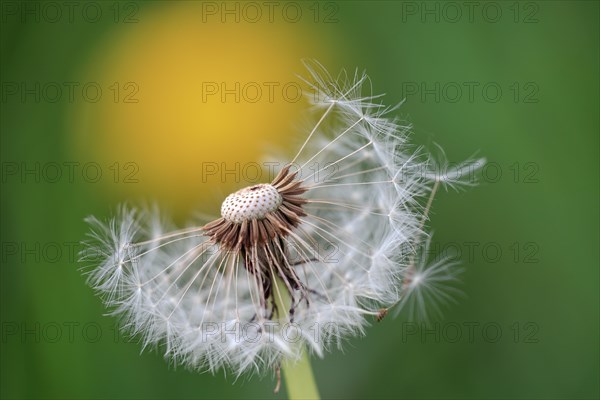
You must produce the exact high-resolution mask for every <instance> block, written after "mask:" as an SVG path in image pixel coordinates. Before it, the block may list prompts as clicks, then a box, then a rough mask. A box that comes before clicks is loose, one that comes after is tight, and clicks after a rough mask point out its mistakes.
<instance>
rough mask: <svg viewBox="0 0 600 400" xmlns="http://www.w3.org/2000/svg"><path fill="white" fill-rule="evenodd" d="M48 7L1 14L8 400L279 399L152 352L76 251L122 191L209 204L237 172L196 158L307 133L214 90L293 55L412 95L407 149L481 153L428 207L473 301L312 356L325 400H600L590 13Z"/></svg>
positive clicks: (176, 205)
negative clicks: (475, 177) (94, 286)
mask: <svg viewBox="0 0 600 400" xmlns="http://www.w3.org/2000/svg"><path fill="white" fill-rule="evenodd" d="M52 4H54V5H50V6H49V5H48V4H47V3H45V2H11V1H3V2H2V3H1V7H2V10H1V11H2V15H1V18H2V20H1V31H0V32H1V42H0V43H1V71H0V74H1V76H0V78H1V82H2V99H1V111H0V127H1V157H2V195H1V199H2V200H1V218H2V228H1V229H2V231H1V232H2V238H1V243H2V255H1V257H2V267H1V279H2V282H1V287H2V293H1V312H2V315H1V319H2V332H1V334H2V336H1V343H0V344H1V346H2V350H1V368H2V370H1V380H0V393H1V395H2V398H57V399H58V398H90V399H91V398H282V397H285V391H283V392H282V393H281V394H279V395H278V396H275V395H272V394H271V392H272V388H273V386H274V382H273V380H272V377H271V376H268V377H266V378H263V379H259V378H256V377H251V378H250V377H244V378H241V379H240V380H238V381H237V382H234V379H233V378H232V377H230V376H227V377H225V376H223V374H218V375H216V376H211V375H209V374H198V373H193V372H189V371H186V370H185V369H183V368H177V369H176V368H173V367H172V366H169V365H168V364H167V363H166V362H165V361H164V360H163V358H162V356H161V355H160V354H158V353H157V352H144V353H143V354H141V355H140V346H138V345H137V343H135V342H128V341H127V340H126V339H124V338H123V337H121V336H119V335H116V334H115V330H114V320H113V319H112V318H111V317H108V316H104V313H105V310H104V309H103V307H102V306H101V304H100V301H99V299H98V298H96V297H95V296H94V295H93V293H92V290H91V289H90V288H89V287H87V286H86V285H85V283H84V278H83V277H82V276H81V273H80V271H78V265H77V262H76V256H75V255H74V253H75V252H76V251H77V248H78V245H77V243H78V242H79V240H81V239H83V238H84V234H85V232H86V227H85V225H84V223H83V218H84V217H85V216H87V215H89V214H95V215H99V216H107V215H109V213H110V211H111V210H113V209H114V207H115V206H116V205H117V204H118V203H120V202H122V201H138V200H143V199H145V200H157V201H158V202H159V204H161V205H163V206H164V207H166V208H168V209H170V210H171V211H172V213H173V214H174V215H176V216H177V217H178V218H179V219H180V220H183V219H184V218H185V216H186V215H190V214H191V213H193V212H194V211H206V212H211V213H214V212H215V211H216V210H218V209H217V207H218V204H219V202H220V199H221V198H222V195H224V194H226V193H227V192H228V190H229V189H230V188H233V187H240V186H243V182H241V183H240V182H229V183H227V184H225V185H224V186H223V185H217V183H218V182H211V181H206V182H205V180H204V179H202V177H201V171H200V168H199V165H200V164H199V163H200V162H202V161H203V160H210V161H222V160H224V161H227V162H231V161H235V160H238V161H240V162H247V161H252V160H254V161H256V160H258V159H259V156H260V149H261V148H263V147H264V146H268V145H276V146H287V145H289V143H295V141H296V139H289V138H290V137H296V136H290V135H302V132H298V131H296V130H295V129H296V127H297V126H299V121H301V117H302V114H301V113H302V111H303V110H304V108H305V103H304V101H299V102H291V101H286V99H288V100H289V96H288V97H287V98H286V97H285V95H283V94H282V92H280V91H279V89H278V90H277V91H275V92H274V93H275V97H274V99H273V101H269V99H267V98H266V96H263V97H261V98H260V99H259V101H257V102H254V103H252V102H249V101H244V100H247V99H246V98H244V96H242V101H240V103H235V101H232V100H231V98H232V97H231V96H230V97H228V98H227V99H229V100H228V101H226V102H220V101H218V95H217V96H213V97H210V98H209V99H205V100H207V101H203V99H202V94H204V93H205V92H203V91H202V90H203V89H206V88H205V87H204V86H202V84H203V83H205V82H222V81H226V82H229V83H230V84H231V83H232V82H234V81H235V79H238V80H239V81H241V82H242V83H243V82H258V83H264V82H271V81H274V82H279V83H281V84H284V83H285V82H297V81H298V80H297V78H295V76H294V74H296V73H300V74H302V73H304V70H303V68H302V65H301V63H300V60H301V59H302V58H317V59H319V60H321V61H322V62H323V63H324V64H325V65H326V66H327V67H328V68H329V69H330V70H332V71H337V70H339V69H340V68H342V67H346V68H348V69H354V68H355V67H358V68H360V69H363V68H364V69H366V70H367V71H368V73H369V75H370V76H371V78H372V80H373V87H374V91H375V92H377V93H379V92H385V93H387V96H386V101H387V102H388V103H393V102H396V101H398V100H400V99H402V98H406V102H405V103H404V105H403V106H402V107H401V109H400V110H399V112H398V115H399V116H400V117H401V118H403V119H407V120H410V121H411V122H412V123H413V124H414V125H415V134H414V141H415V142H416V143H422V144H428V145H431V144H432V143H433V142H435V143H439V144H441V145H442V146H443V147H444V148H445V149H446V150H447V154H448V157H449V158H450V159H451V160H460V159H463V158H465V157H467V156H469V155H471V154H472V153H473V152H474V151H477V150H479V154H481V155H483V156H485V157H487V158H488V160H489V162H490V163H489V166H488V168H487V169H485V170H484V171H483V173H482V176H481V177H480V178H481V181H482V184H481V185H480V186H479V187H477V188H475V189H473V190H469V191H467V192H464V193H459V194H456V193H442V194H440V195H439V197H437V198H436V201H435V203H434V215H433V219H432V226H433V228H434V229H435V232H436V235H435V237H434V250H436V251H445V250H448V249H453V251H458V254H459V255H460V257H461V258H462V260H463V264H464V265H465V267H466V273H465V275H464V285H463V290H464V292H465V293H466V297H465V298H464V299H461V301H460V303H459V304H458V305H456V306H452V307H450V308H448V310H447V312H446V313H445V316H444V319H442V320H440V321H438V323H437V325H433V327H430V328H427V329H429V330H425V329H422V327H421V326H420V325H419V324H413V323H409V322H407V321H406V319H405V318H404V316H403V315H402V314H401V315H400V316H399V317H398V318H396V319H391V318H389V319H386V320H385V321H384V322H382V323H379V324H374V325H373V326H372V327H370V328H369V330H368V334H367V336H366V337H364V338H354V339H351V340H349V341H348V343H347V346H346V348H345V351H344V352H343V353H342V352H339V351H333V352H332V353H331V354H328V355H327V356H326V357H325V358H324V359H314V360H313V365H314V369H315V374H316V379H317V382H318V385H319V387H320V390H321V393H322V395H323V397H333V398H486V399H487V398H490V399H491V398H519V399H523V398H538V399H539V398H598V396H599V373H600V371H599V309H598V308H599V276H598V267H599V254H598V243H599V238H598V232H599V229H598V221H599V215H598V204H599V203H598V194H599V193H598V185H599V184H598V181H599V179H598V175H599V174H598V168H599V166H598V160H599V158H598V151H599V143H598V137H599V134H598V133H599V126H598V125H599V118H598V109H599V104H598V98H599V82H598V71H599V65H598V64H599V57H598V56H599V44H598V41H599V7H598V2H595V1H538V2H512V1H510V2H476V3H468V2H451V3H445V2H434V1H431V2H402V1H399V2H391V1H390V2H385V1H384V2H376V1H373V2H366V1H349V2H295V3H291V5H290V3H285V2H275V3H273V4H274V6H273V7H274V8H273V9H272V13H271V14H270V13H269V8H268V7H271V6H266V5H265V4H263V3H262V2H257V3H252V5H251V6H247V4H246V3H236V2H229V3H226V4H225V3H222V2H208V3H206V2H205V3H200V2H167V1H154V2H140V3H132V2H120V3H119V2H103V1H102V2H92V3H87V2H71V3H70V4H72V6H68V7H67V6H66V5H65V4H66V3H62V2H58V3H52ZM90 4H91V5H90ZM53 7H54V8H53ZM69 7H72V8H69ZM252 7H254V8H252ZM227 10H234V11H233V14H228V13H227V12H226V11H227ZM235 10H237V11H235ZM256 10H259V12H261V13H262V14H261V16H260V17H259V15H258V14H256ZM298 10H300V14H298ZM98 12H99V13H98ZM236 13H237V14H236ZM236 18H238V19H239V21H236ZM223 20H224V22H223ZM115 82H116V85H115ZM36 85H37V86H36ZM86 85H87V86H86ZM98 87H100V89H101V91H102V92H101V95H98V94H96V92H95V91H97V88H98ZM280 87H281V86H280ZM57 88H58V89H57ZM69 88H73V91H72V92H70V89H69ZM71 94H72V97H71ZM263 94H264V92H263ZM227 99H226V100H227ZM133 100H137V102H135V101H133ZM236 145H237V146H236ZM98 171H99V172H100V173H101V174H102V175H101V176H100V177H98V178H97V177H96V176H97V173H98ZM228 185H230V186H228Z"/></svg>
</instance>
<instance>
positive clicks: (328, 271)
mask: <svg viewBox="0 0 600 400" xmlns="http://www.w3.org/2000/svg"><path fill="white" fill-rule="evenodd" d="M307 67H308V71H309V77H308V78H306V79H305V82H306V83H307V85H308V87H309V89H310V90H311V91H312V93H311V95H310V96H309V101H310V104H311V111H312V113H311V115H313V121H315V122H314V123H313V124H312V125H311V128H310V129H308V130H307V132H309V133H308V134H307V135H306V138H305V140H304V141H303V143H302V145H301V146H298V149H299V150H298V151H297V153H296V155H295V157H293V158H292V159H291V160H292V161H289V160H290V159H289V158H287V159H286V158H281V159H280V160H284V161H283V162H281V163H280V164H279V165H280V166H279V169H278V171H277V173H276V175H275V176H274V177H273V179H272V180H270V181H269V182H265V183H260V184H254V185H251V186H248V187H245V188H242V189H240V190H238V191H237V192H235V193H232V194H230V195H229V196H227V197H226V198H225V199H224V201H223V203H222V206H221V210H220V217H215V218H214V219H213V220H211V221H205V220H203V221H200V220H192V221H191V222H190V224H189V225H188V226H187V227H185V228H183V229H182V228H178V227H176V226H174V225H173V224H172V223H170V222H169V221H168V219H167V218H165V217H164V216H163V215H162V214H161V213H160V211H159V210H158V208H157V207H153V208H137V207H130V206H122V207H120V208H119V210H118V212H117V213H116V215H115V216H114V217H113V218H112V219H109V220H108V221H104V220H100V219H98V218H95V217H90V218H88V220H87V221H88V222H89V223H90V225H91V227H92V230H91V232H90V234H89V240H88V241H87V242H85V244H86V246H85V247H84V250H83V252H82V260H83V261H84V262H85V263H86V264H87V265H86V267H85V268H86V273H87V274H88V282H89V284H90V285H91V286H92V287H93V288H94V289H95V290H96V291H97V293H98V294H99V295H100V296H101V298H102V299H103V301H104V303H105V304H106V305H107V307H109V308H110V309H111V312H112V313H113V314H114V315H115V316H117V317H119V318H120V324H121V327H122V329H123V330H124V331H125V332H128V333H129V334H131V335H135V336H137V337H138V338H140V341H141V343H142V346H143V348H157V349H160V350H161V351H162V352H163V354H164V356H165V357H166V358H167V359H168V360H170V361H171V362H172V363H174V364H177V365H184V366H186V367H189V368H191V369H197V370H201V371H206V370H208V371H211V372H216V371H218V370H226V371H232V372H233V374H234V376H236V377H238V376H240V375H242V374H244V373H247V372H248V373H253V372H254V373H259V374H262V373H267V372H268V371H273V370H274V369H277V367H278V366H282V367H283V371H284V375H285V378H286V384H287V385H288V388H289V389H290V397H302V398H308V397H313V398H315V397H318V392H317V390H316V386H315V385H314V379H313V377H312V371H311V370H310V363H309V362H308V355H309V354H315V355H317V356H319V357H322V356H323V355H324V354H325V353H326V352H327V351H329V350H330V349H331V348H332V347H342V345H343V342H344V340H345V339H347V338H348V337H351V336H356V335H362V334H364V332H365V328H366V327H367V326H368V325H369V324H370V322H371V321H372V320H373V318H377V319H380V318H381V317H382V315H381V310H386V312H387V309H389V307H390V306H391V305H398V307H396V308H397V309H402V308H408V309H409V310H410V311H411V314H412V313H413V312H414V313H415V314H417V313H418V314H421V315H424V316H427V315H428V310H429V309H433V311H434V312H436V313H437V312H438V311H439V310H440V305H441V304H443V303H447V302H449V301H452V299H453V295H454V294H456V290H455V289H454V288H453V284H454V283H455V282H456V281H457V280H458V278H457V274H458V272H459V271H460V269H458V268H456V263H455V262H452V261H451V260H448V259H444V258H442V259H436V260H434V261H432V262H429V260H428V257H427V256H428V248H429V247H428V246H429V243H430V241H431V233H430V232H428V227H427V224H426V221H427V220H428V216H429V209H430V207H431V202H432V200H433V196H434V195H435V192H436V191H437V190H438V188H440V187H444V188H446V189H448V188H451V189H457V190H458V189H460V188H462V187H465V186H471V185H473V183H474V182H473V179H472V177H473V172H474V171H475V170H476V169H477V168H479V167H481V166H482V165H483V163H484V160H483V159H472V160H467V161H465V162H463V163H460V164H458V165H456V166H454V167H452V168H450V167H449V165H450V164H449V162H448V161H447V160H446V159H445V157H444V155H443V153H441V155H439V156H437V157H435V156H433V155H432V154H431V153H430V152H427V151H425V150H424V149H423V148H420V147H415V146H412V145H410V143H409V138H410V130H411V127H410V126H409V125H402V124H400V123H399V122H398V121H397V120H396V119H394V118H391V117H390V116H389V114H390V113H391V112H392V111H394V110H395V109H396V108H397V107H398V106H396V107H386V106H384V105H382V104H381V103H380V98H381V96H379V95H373V94H372V93H370V91H369V88H370V81H369V78H368V76H367V75H366V74H364V73H362V74H360V73H358V71H357V72H356V73H354V74H353V75H350V74H347V73H345V72H342V73H341V74H340V75H338V76H337V77H333V76H331V75H330V74H329V73H328V72H327V71H326V70H325V69H324V68H323V67H322V66H321V65H320V64H318V63H316V62H310V63H307Z"/></svg>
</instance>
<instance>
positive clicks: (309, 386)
mask: <svg viewBox="0 0 600 400" xmlns="http://www.w3.org/2000/svg"><path fill="white" fill-rule="evenodd" d="M275 285H276V287H277V288H278V289H276V292H277V293H281V296H279V295H277V296H276V297H275V298H276V299H277V300H276V301H277V302H278V304H277V306H278V307H279V308H280V309H284V310H285V309H289V307H290V305H291V304H290V303H291V299H290V296H289V294H288V293H287V291H286V290H287V289H285V284H284V283H283V281H282V280H281V279H276V280H275ZM300 351H301V355H300V359H299V360H298V361H292V360H289V359H284V360H283V361H282V363H281V371H283V377H284V380H285V386H286V389H287V395H288V398H289V399H290V400H295V399H307V400H308V399H310V400H318V399H320V396H319V391H318V389H317V384H316V383H315V376H314V374H313V371H312V367H311V364H310V357H309V355H308V353H307V352H306V349H304V348H302V349H300ZM279 373H280V371H279V370H278V371H277V374H278V375H279ZM279 379H280V378H279ZM279 383H280V382H279V380H278V382H277V387H276V388H275V393H277V392H278V391H279Z"/></svg>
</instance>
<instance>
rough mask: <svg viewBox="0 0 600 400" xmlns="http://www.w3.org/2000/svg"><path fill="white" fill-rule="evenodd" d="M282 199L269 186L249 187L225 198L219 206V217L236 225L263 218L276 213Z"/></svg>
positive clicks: (275, 190)
mask: <svg viewBox="0 0 600 400" xmlns="http://www.w3.org/2000/svg"><path fill="white" fill-rule="evenodd" d="M282 201H283V198H282V197H281V195H280V194H279V192H277V189H275V188H274V187H273V186H271V185H267V184H260V185H254V186H250V187H247V188H244V189H241V190H238V191H237V192H235V193H232V194H230V195H229V196H227V198H226V199H225V201H224V202H223V204H222V205H221V216H222V217H223V218H225V219H226V220H227V221H230V222H234V223H237V224H240V223H242V222H243V221H249V220H252V219H261V218H264V217H265V215H267V214H268V213H270V212H273V211H276V210H277V208H278V207H279V206H280V205H281V202H282Z"/></svg>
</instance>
